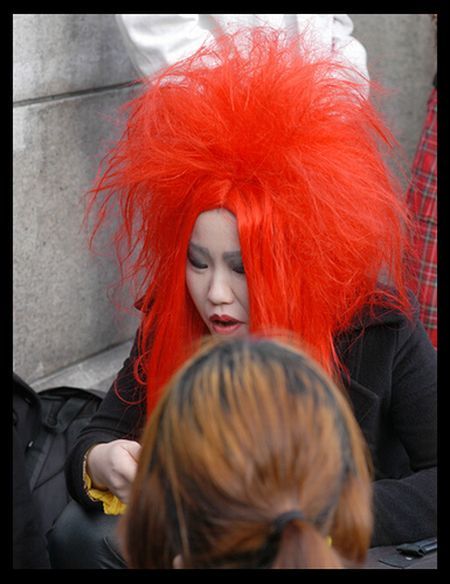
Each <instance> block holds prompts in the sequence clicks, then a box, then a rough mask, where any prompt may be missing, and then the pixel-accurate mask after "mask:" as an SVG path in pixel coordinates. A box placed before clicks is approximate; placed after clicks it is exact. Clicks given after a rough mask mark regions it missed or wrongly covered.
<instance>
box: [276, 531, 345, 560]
mask: <svg viewBox="0 0 450 584" xmlns="http://www.w3.org/2000/svg"><path fill="white" fill-rule="evenodd" d="M272 567H273V568H342V567H344V566H343V561H342V559H341V557H340V556H339V554H338V553H337V552H336V551H335V550H334V549H333V547H332V546H331V545H330V540H329V539H328V538H327V537H325V536H324V535H323V534H321V533H320V532H319V531H318V530H317V528H316V527H315V526H314V525H313V524H312V523H310V522H308V521H303V520H300V519H294V520H293V521H290V522H289V523H288V524H286V526H285V527H284V529H283V532H282V534H281V539H280V543H279V548H278V554H277V556H276V558H275V561H274V562H273V565H272Z"/></svg>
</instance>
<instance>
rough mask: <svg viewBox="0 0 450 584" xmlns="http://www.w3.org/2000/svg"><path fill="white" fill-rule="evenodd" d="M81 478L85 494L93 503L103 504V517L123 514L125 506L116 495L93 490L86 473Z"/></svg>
mask: <svg viewBox="0 0 450 584" xmlns="http://www.w3.org/2000/svg"><path fill="white" fill-rule="evenodd" d="M83 478H84V484H85V486H86V491H87V494H88V495H89V497H90V498H91V499H93V500H94V501H101V502H102V503H103V513H104V514H105V515H123V514H124V513H125V510H126V508H127V506H126V505H125V503H122V501H121V500H120V499H119V498H118V497H116V495H113V494H112V493H111V491H101V490H100V489H93V488H92V481H91V477H90V476H89V475H88V474H87V472H85V473H84V477H83Z"/></svg>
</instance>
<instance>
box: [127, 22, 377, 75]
mask: <svg viewBox="0 0 450 584" xmlns="http://www.w3.org/2000/svg"><path fill="white" fill-rule="evenodd" d="M116 20H117V24H118V26H119V29H120V31H121V32H122V35H123V37H124V41H125V44H126V47H127V50H128V53H129V56H130V58H131V60H132V62H133V64H134V66H135V67H136V69H137V71H138V72H139V73H140V75H142V76H150V75H153V74H154V73H156V72H157V71H158V70H159V69H161V68H163V67H167V66H168V65H172V64H173V63H175V62H177V61H179V60H180V59H183V58H185V57H188V56H190V55H191V54H193V53H194V52H195V51H196V50H197V49H198V48H200V46H201V45H202V44H203V43H205V42H207V41H208V40H211V39H212V38H213V37H214V35H217V34H218V33H221V32H223V31H227V32H233V30H235V29H237V28H239V27H240V26H261V25H265V24H267V25H270V26H272V27H274V28H284V29H286V30H292V31H293V32H294V33H295V32H303V31H305V30H306V31H308V33H309V34H311V35H312V36H313V38H314V39H315V41H316V42H317V43H318V45H317V46H319V45H320V46H322V47H323V48H324V49H325V50H326V51H329V50H332V51H333V52H334V53H335V54H336V55H337V56H339V57H340V58H342V59H343V60H347V61H349V62H350V63H351V64H352V65H353V66H354V67H356V68H357V69H358V71H359V72H360V73H361V74H362V75H363V76H364V77H365V78H367V79H368V77H369V75H368V72H367V55H366V50H365V48H364V47H363V45H362V44H361V43H360V42H359V41H357V40H356V39H355V38H354V37H352V36H351V33H352V32H353V23H352V20H351V19H350V17H349V16H348V15H346V14H116Z"/></svg>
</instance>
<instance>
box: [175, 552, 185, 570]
mask: <svg viewBox="0 0 450 584" xmlns="http://www.w3.org/2000/svg"><path fill="white" fill-rule="evenodd" d="M173 567H174V568H175V570H178V569H180V568H183V567H184V566H183V559H182V557H181V555H180V554H178V555H177V556H175V557H174V559H173Z"/></svg>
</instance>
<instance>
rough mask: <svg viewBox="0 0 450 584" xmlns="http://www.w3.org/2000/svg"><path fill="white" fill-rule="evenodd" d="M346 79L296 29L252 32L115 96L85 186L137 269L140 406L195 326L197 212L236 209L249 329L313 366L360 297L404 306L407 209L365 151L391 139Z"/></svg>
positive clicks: (196, 332) (379, 158) (194, 334)
mask: <svg viewBox="0 0 450 584" xmlns="http://www.w3.org/2000/svg"><path fill="white" fill-rule="evenodd" d="M356 75H357V74H356V73H355V72H352V71H350V70H349V69H347V68H346V67H345V66H344V65H343V64H342V63H339V62H337V61H336V60H335V59H333V58H332V57H331V56H329V57H324V56H323V55H321V56H319V57H318V55H316V54H315V53H314V51H313V50H311V48H308V47H307V46H305V45H304V41H303V40H302V38H301V37H294V38H293V37H289V40H288V37H287V36H286V35H285V34H284V33H280V32H276V31H273V30H271V29H266V28H257V29H253V30H251V31H248V30H243V31H240V32H239V33H236V34H234V35H229V36H228V35H225V36H223V37H221V38H219V39H218V40H217V41H215V42H214V44H213V45H209V46H206V47H203V48H202V49H201V50H200V51H198V52H197V53H196V54H195V55H193V56H192V57H190V58H189V59H186V60H184V61H182V62H180V63H178V64H176V65H174V66H172V67H170V68H168V69H167V70H165V71H163V72H162V73H161V74H159V75H158V76H157V77H156V78H152V79H149V80H146V81H145V83H144V88H143V91H142V92H141V93H140V95H139V96H138V97H137V98H135V99H133V100H132V101H131V102H130V103H128V104H127V105H126V107H125V112H126V114H127V126H126V129H125V131H124V133H123V135H122V137H121V139H120V140H119V141H118V143H117V144H116V145H115V147H114V148H113V150H112V151H111V152H110V153H109V155H108V156H107V157H106V159H105V161H104V162H105V164H106V167H103V169H102V170H100V171H99V176H98V178H97V180H96V184H95V187H94V189H93V191H92V200H91V202H93V201H97V200H98V199H99V197H100V195H101V199H100V215H99V223H100V222H101V221H103V219H104V218H105V216H106V213H107V210H108V207H109V204H110V203H112V202H113V201H114V202H115V203H116V205H118V208H119V209H120V213H121V221H120V224H119V226H118V229H117V231H116V233H115V241H116V245H117V246H118V247H120V246H122V245H123V244H124V243H125V244H126V245H128V248H127V252H126V253H125V254H123V253H121V254H119V257H121V258H122V260H125V258H126V256H127V255H128V258H129V257H131V255H132V253H131V252H133V261H132V264H131V268H130V271H129V274H128V275H129V276H130V277H133V278H137V277H138V276H139V275H140V276H142V274H143V278H142V279H141V283H140V286H141V289H140V290H141V291H140V293H139V296H140V297H141V300H142V310H143V314H144V316H143V321H142V325H141V329H140V359H139V361H138V363H137V364H136V375H138V368H139V371H140V377H141V378H143V379H145V380H146V381H145V382H146V383H147V389H148V391H147V395H148V409H149V410H151V409H152V407H153V405H154V403H155V402H156V400H157V397H158V391H159V390H160V388H161V387H162V385H163V384H164V383H165V382H166V381H167V380H168V378H169V377H170V375H171V374H172V373H173V372H174V370H175V369H176V368H177V367H178V366H179V365H180V364H181V363H182V362H183V361H184V360H185V359H186V358H187V356H188V355H189V352H190V347H191V346H192V341H195V340H196V339H198V338H199V337H201V336H202V335H204V334H206V333H207V329H206V326H205V325H204V323H203V322H202V320H201V318H200V316H199V315H198V313H197V311H196V309H195V307H194V305H193V303H192V301H191V299H190V296H189V294H188V291H187V288H186V283H185V269H186V255H187V248H188V243H189V239H190V236H191V232H192V229H193V227H194V224H195V221H196V219H197V217H198V215H199V214H200V213H202V212H204V211H207V210H211V209H215V208H226V209H228V210H229V211H231V212H232V213H234V214H235V216H236V218H237V222H238V232H239V238H240V243H241V251H242V258H243V262H244V265H245V271H246V277H247V283H248V290H249V303H250V320H251V321H250V331H251V332H259V333H261V332H264V331H268V330H270V331H272V330H274V329H281V330H290V331H294V332H295V333H297V334H298V335H299V336H300V337H301V339H302V340H303V342H304V343H305V345H306V346H307V347H309V349H310V351H311V353H312V354H313V356H314V357H315V358H316V359H317V360H318V361H319V362H320V363H321V365H322V366H323V367H324V368H325V370H326V371H327V372H333V371H335V366H336V360H337V356H336V354H335V350H334V344H333V339H334V337H335V335H336V334H337V333H339V332H340V331H342V330H344V329H345V328H346V327H348V326H349V325H350V323H351V322H352V320H353V319H354V317H355V315H356V314H357V313H358V312H359V311H360V310H361V309H362V308H363V307H364V306H367V305H369V306H370V305H372V306H375V305H376V304H380V303H384V304H385V305H387V306H390V307H391V308H396V309H401V310H403V311H405V312H408V306H409V304H408V296H407V290H406V287H405V282H404V277H403V270H402V258H403V254H404V250H405V246H406V243H407V239H406V229H405V224H406V222H407V215H406V212H405V209H404V206H403V203H402V201H401V197H400V196H399V194H398V191H397V188H396V187H395V186H394V185H395V182H394V180H393V179H392V176H391V173H390V172H389V170H388V167H387V165H386V162H385V156H384V154H383V153H382V152H381V151H380V144H381V145H384V146H385V147H386V148H390V144H391V137H390V133H389V132H388V130H387V128H386V127H385V125H384V123H383V122H382V120H381V118H380V116H379V114H378V113H377V111H376V108H375V107H374V106H373V105H372V103H371V101H370V100H367V99H366V98H365V93H366V89H367V86H366V85H365V84H366V83H367V81H365V80H362V79H361V81H360V82H359V81H358V80H357V78H356ZM386 148H385V149H386ZM97 226H98V225H97ZM122 252H123V250H122ZM122 260H121V261H122ZM382 269H383V270H385V271H386V273H387V274H389V277H390V282H391V283H392V284H393V285H394V288H395V290H396V292H395V293H392V294H390V293H389V292H386V289H385V288H384V287H382V286H381V285H380V284H379V275H380V271H381V270H382Z"/></svg>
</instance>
